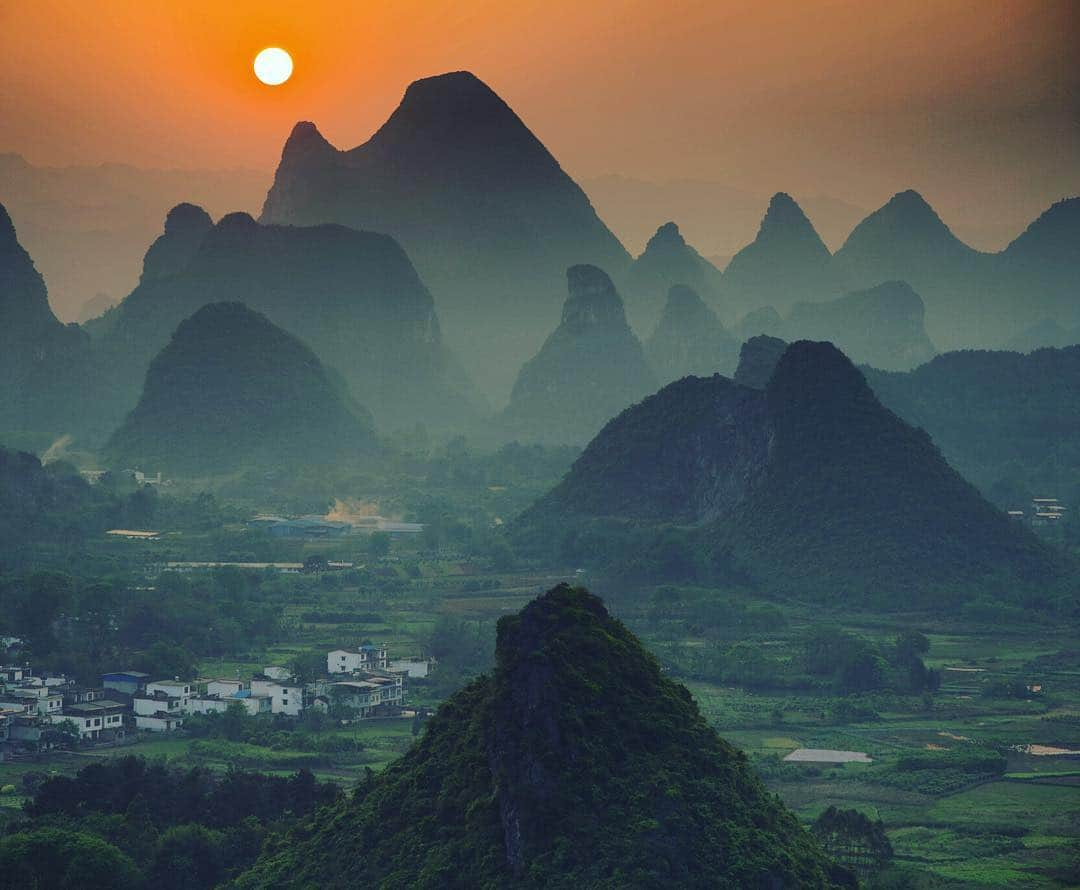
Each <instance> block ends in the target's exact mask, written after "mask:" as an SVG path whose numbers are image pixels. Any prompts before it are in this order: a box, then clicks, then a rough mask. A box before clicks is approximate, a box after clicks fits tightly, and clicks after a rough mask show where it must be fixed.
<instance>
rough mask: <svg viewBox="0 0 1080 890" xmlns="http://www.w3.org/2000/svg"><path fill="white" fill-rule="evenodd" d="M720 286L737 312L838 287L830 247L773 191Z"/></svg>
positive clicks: (785, 303) (778, 304)
mask: <svg viewBox="0 0 1080 890" xmlns="http://www.w3.org/2000/svg"><path fill="white" fill-rule="evenodd" d="M874 283H875V284H876V283H877V282H874ZM721 290H722V297H723V300H724V301H725V303H727V304H730V306H731V307H732V311H734V312H735V313H737V314H742V313H745V312H749V311H751V310H754V309H757V308H759V307H761V306H774V307H776V308H777V309H779V310H780V311H784V310H785V309H787V308H788V307H789V306H790V305H791V304H792V303H795V302H797V301H800V300H819V299H824V298H826V297H830V296H835V295H836V293H837V292H838V291H839V288H838V287H837V285H836V283H835V280H834V277H833V274H832V271H831V257H830V255H829V249H828V248H827V247H826V246H825V243H824V242H823V241H822V240H821V238H820V237H819V236H818V233H817V232H816V231H815V230H814V226H813V224H812V223H811V222H810V220H809V219H807V217H806V214H805V213H803V211H802V208H801V207H799V205H798V204H796V203H795V201H794V199H793V198H792V197H791V196H790V195H787V194H785V193H783V192H778V193H777V194H775V195H773V198H772V200H771V201H770V202H769V207H768V209H767V210H766V212H765V216H764V218H763V219H762V221H761V227H760V228H759V229H758V233H757V237H756V238H755V239H754V240H753V242H752V243H750V244H748V245H747V246H746V247H744V248H743V249H742V250H740V251H739V252H738V253H737V254H735V256H734V257H732V259H731V262H730V263H728V265H727V268H725V269H724V274H723V277H722V279H721Z"/></svg>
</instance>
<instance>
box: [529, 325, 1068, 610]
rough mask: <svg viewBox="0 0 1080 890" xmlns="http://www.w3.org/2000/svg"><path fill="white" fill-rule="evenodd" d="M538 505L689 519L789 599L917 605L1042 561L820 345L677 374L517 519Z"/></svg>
mask: <svg viewBox="0 0 1080 890" xmlns="http://www.w3.org/2000/svg"><path fill="white" fill-rule="evenodd" d="M553 517H559V522H560V523H562V524H563V525H564V526H570V525H572V524H573V523H575V522H577V523H578V524H581V523H584V524H586V525H587V524H589V523H591V522H594V521H604V520H614V521H619V522H624V521H627V520H630V521H635V520H636V521H638V522H649V523H659V524H665V523H667V524H670V523H677V524H691V525H696V526H697V527H698V535H699V538H698V540H699V542H700V546H701V547H703V548H705V549H706V550H709V551H715V552H724V553H729V554H731V555H732V556H733V557H734V559H735V560H736V561H737V562H738V563H740V564H741V565H743V566H744V567H745V568H746V570H747V571H748V572H749V573H750V575H751V576H752V577H753V578H755V579H757V580H758V581H759V582H760V583H764V584H767V585H769V586H770V587H771V588H772V589H774V590H778V591H781V592H787V593H790V594H797V595H800V596H805V595H816V596H833V597H836V596H839V597H845V596H850V597H854V598H858V599H860V600H863V601H867V600H873V601H877V602H887V601H888V598H889V597H890V596H897V595H904V596H907V597H911V598H913V600H921V599H924V598H925V599H926V600H927V601H929V598H932V597H936V596H947V597H952V598H957V597H962V596H964V595H966V594H970V593H971V592H972V591H974V590H975V589H977V588H978V587H979V585H984V587H983V588H982V589H983V590H984V591H985V590H987V589H990V588H991V587H992V588H994V589H995V590H997V589H998V588H1000V591H1005V590H1007V588H1008V580H1009V579H1013V580H1018V579H1023V580H1024V581H1031V580H1032V579H1033V578H1036V577H1039V576H1042V577H1044V578H1046V579H1048V580H1049V579H1052V578H1054V577H1055V571H1056V570H1055V567H1054V560H1053V558H1052V557H1051V556H1050V555H1049V553H1048V551H1046V550H1045V549H1044V548H1043V546H1042V545H1040V544H1039V543H1038V542H1037V541H1036V540H1035V539H1034V538H1033V537H1032V536H1031V535H1030V533H1028V532H1026V531H1025V530H1024V529H1023V528H1021V527H1020V526H1018V525H1017V524H1015V523H1014V522H1012V521H1011V520H1010V519H1009V518H1008V517H1007V516H1006V515H1005V514H1004V513H1003V512H1001V511H998V510H997V509H995V508H994V507H992V506H991V505H990V504H989V503H987V502H986V501H985V500H984V499H983V498H982V497H981V496H980V495H979V493H978V492H977V491H976V489H975V488H974V487H973V486H972V485H971V484H969V483H968V482H967V481H965V480H964V479H963V478H962V477H961V476H960V475H959V474H958V473H957V472H956V471H955V470H953V469H952V468H951V467H950V466H949V465H948V464H947V463H946V461H945V459H944V458H943V457H942V456H941V454H940V452H939V451H938V450H937V448H936V447H935V446H934V444H933V442H932V441H931V439H930V437H929V436H928V435H927V434H926V433H925V432H923V431H922V430H919V429H916V428H914V427H912V426H909V425H908V424H907V423H905V422H904V421H902V420H900V418H898V417H897V416H896V415H895V414H893V413H892V412H891V411H889V410H888V409H887V408H885V407H884V406H883V405H882V404H881V403H880V402H879V401H878V399H877V398H876V397H875V395H874V393H873V391H872V390H871V389H870V387H869V386H868V384H867V382H866V380H865V379H864V377H863V375H862V374H861V373H860V372H859V371H858V369H856V368H855V366H854V365H852V363H851V362H850V360H848V358H847V357H846V356H844V355H843V354H842V353H841V352H840V351H839V350H837V349H836V348H835V347H834V346H832V345H831V344H828V343H812V342H808V341H800V342H798V343H795V344H792V345H791V346H789V347H787V348H786V350H785V351H784V352H783V355H782V356H781V357H780V360H779V362H778V363H777V364H776V367H775V369H774V370H773V372H772V374H771V375H770V377H769V379H768V383H767V384H766V386H765V388H764V389H754V388H751V387H748V386H743V385H741V384H737V383H734V382H733V381H731V380H728V379H726V378H724V377H720V376H719V375H717V376H714V377H711V378H697V377H688V378H685V379H683V380H680V381H678V382H676V383H673V384H671V385H669V386H667V387H665V388H664V389H662V390H661V391H660V392H658V393H657V394H656V395H653V396H651V397H649V398H648V399H645V400H644V401H643V402H641V403H640V404H638V405H635V406H634V407H632V408H630V409H628V410H626V411H624V412H623V413H622V414H621V415H619V417H617V418H616V419H614V420H613V421H611V423H609V424H608V425H607V426H606V427H605V428H604V429H603V431H602V432H601V433H600V434H599V435H598V436H597V437H596V438H595V439H594V440H593V441H592V442H590V443H589V445H588V447H587V448H586V450H585V451H584V453H583V454H582V455H581V457H580V458H579V459H578V460H577V462H576V463H575V464H574V466H573V467H572V469H571V470H570V472H569V473H568V474H567V476H566V478H565V479H564V480H563V481H562V482H561V483H560V484H559V486H557V487H556V488H555V489H554V490H553V491H552V492H551V493H549V494H548V495H547V496H545V497H544V498H543V499H541V500H540V501H539V502H538V503H537V504H536V505H534V507H532V508H531V509H530V510H529V511H527V512H526V513H525V514H524V516H522V517H521V518H520V519H519V520H518V528H521V529H528V528H537V527H545V524H546V523H548V522H550V521H551V520H552V519H553ZM1000 591H999V592H1000Z"/></svg>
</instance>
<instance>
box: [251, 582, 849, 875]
mask: <svg viewBox="0 0 1080 890" xmlns="http://www.w3.org/2000/svg"><path fill="white" fill-rule="evenodd" d="M658 776H660V777H662V780H660V781H658V778H657V777H658ZM328 849H332V850H335V851H336V855H333V856H327V855H325V851H326V850H328ZM416 850H423V851H424V855H423V856H417V855H416V854H415V851H416ZM834 881H836V882H837V883H839V882H841V881H843V882H844V883H845V884H848V885H850V886H853V885H854V881H853V880H852V879H850V877H849V876H846V875H844V874H842V873H840V872H839V871H838V870H835V869H833V868H832V867H831V866H830V864H829V863H828V862H827V861H826V860H825V858H824V857H823V856H822V854H821V853H820V851H819V850H818V849H817V848H816V846H815V845H814V844H813V843H812V842H811V841H810V840H809V838H808V836H807V834H806V833H805V832H804V831H803V830H802V829H801V828H800V827H799V825H798V823H797V821H796V820H795V819H794V817H792V816H791V815H790V814H789V813H787V812H786V811H785V810H784V809H783V808H782V806H781V804H780V803H779V802H778V801H777V799H776V798H774V797H772V796H770V795H769V794H768V793H767V792H766V791H765V790H764V788H763V787H762V785H761V783H760V782H759V781H758V779H757V778H756V777H755V776H754V775H753V774H752V772H751V771H750V769H749V767H748V765H747V763H746V759H745V756H744V755H743V754H741V753H740V752H738V751H736V750H735V749H734V748H732V747H731V746H730V745H728V744H727V743H726V742H724V741H723V740H721V739H720V738H718V737H717V735H716V734H715V732H714V731H713V730H712V729H710V728H709V726H708V724H707V723H706V722H705V720H704V719H703V718H702V716H701V714H700V713H699V712H698V709H697V706H696V705H695V704H694V701H693V699H692V698H691V696H690V694H689V692H687V691H686V689H684V688H683V687H681V686H679V685H677V684H675V683H673V682H672V681H670V680H668V679H665V678H664V677H663V676H662V674H661V672H660V668H659V666H658V664H657V662H656V661H655V659H653V658H652V656H651V655H649V653H648V652H646V651H645V649H644V648H643V647H642V646H641V644H640V642H639V641H638V640H637V639H636V638H635V637H634V636H633V634H631V633H630V632H629V631H628V630H627V629H626V628H625V627H624V626H623V625H622V624H621V623H620V622H618V621H617V620H615V619H614V618H612V617H611V616H610V615H609V614H608V612H607V610H606V609H605V608H604V605H603V604H602V603H601V601H600V600H599V599H597V598H596V597H594V596H592V595H590V594H589V593H588V592H587V591H585V590H583V589H581V588H572V587H569V586H567V585H560V586H558V587H556V588H554V589H553V590H551V591H549V592H548V593H546V594H545V595H544V596H542V597H539V598H538V599H536V600H534V601H533V602H531V603H530V604H529V605H527V606H526V607H525V608H524V609H523V610H522V611H521V612H520V613H519V614H517V615H513V616H507V617H506V618H503V619H502V620H500V622H499V628H498V641H497V646H496V664H495V668H494V670H493V671H492V672H491V673H490V674H488V675H485V676H483V677H481V678H480V679H478V680H477V681H475V682H473V683H472V684H470V685H469V686H468V687H466V688H465V689H464V690H462V691H461V692H459V693H458V694H457V695H455V696H454V697H452V698H451V699H450V700H449V701H448V702H446V703H445V704H444V705H443V706H442V707H441V708H440V709H439V712H438V713H437V714H436V715H435V717H434V718H433V719H432V720H431V721H430V722H429V724H428V727H427V730H426V731H425V733H424V735H423V737H422V738H421V740H420V741H419V742H418V743H417V744H416V745H415V746H413V748H412V749H410V751H409V752H408V754H406V755H405V756H404V757H403V758H402V759H401V760H400V761H398V762H397V763H396V764H394V765H392V766H391V767H389V768H388V769H387V770H386V771H385V772H383V773H381V774H380V775H379V776H378V777H377V778H375V779H374V780H373V781H371V782H369V783H368V784H366V785H364V786H362V787H361V788H360V789H359V790H358V791H357V793H356V795H355V796H354V797H353V799H352V800H347V801H344V802H342V803H341V804H339V805H336V806H334V807H333V808H331V809H328V810H325V811H322V812H321V813H320V814H318V815H317V816H316V817H315V819H314V820H313V822H312V823H311V824H310V825H307V826H305V827H304V828H303V829H302V830H301V831H298V832H296V833H295V834H294V835H293V836H292V837H291V838H290V842H289V843H287V844H282V845H279V846H278V847H276V848H275V849H274V850H270V849H268V850H267V851H266V853H265V854H264V856H263V858H262V859H261V860H260V861H259V863H258V864H257V865H256V867H255V868H254V869H253V870H252V871H251V872H249V873H248V874H246V875H243V876H241V878H240V880H239V882H238V886H239V887H240V888H242V890H252V888H262V887H267V888H269V887H275V888H285V890H288V888H294V887H297V888H298V887H310V886H317V885H323V886H334V887H347V886H348V887H351V886H389V885H391V884H396V885H400V886H410V887H432V888H434V887H520V888H537V890H539V888H545V890H548V888H555V890H570V888H573V887H623V886H627V887H629V886H633V887H648V888H652V887H657V888H659V887H665V886H667V887H680V888H684V887H685V888H691V890H696V888H706V887H709V888H736V887H769V888H796V887H808V888H813V887H817V888H823V887H829V886H833V885H834Z"/></svg>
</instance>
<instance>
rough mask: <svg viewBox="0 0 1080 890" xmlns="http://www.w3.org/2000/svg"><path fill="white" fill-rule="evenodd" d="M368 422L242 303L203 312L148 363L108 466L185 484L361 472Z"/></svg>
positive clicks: (316, 365)
mask: <svg viewBox="0 0 1080 890" xmlns="http://www.w3.org/2000/svg"><path fill="white" fill-rule="evenodd" d="M376 450H377V448H376V443H375V436H374V432H373V430H372V426H371V420H370V417H369V416H368V415H367V413H366V412H365V411H364V410H363V409H362V408H359V407H358V406H356V405H354V404H352V403H351V402H350V400H349V398H348V396H347V395H346V394H345V393H344V392H343V391H342V390H341V388H340V386H339V385H338V384H337V383H335V381H334V380H333V379H332V378H331V376H330V375H329V374H328V373H327V371H326V369H325V368H324V367H323V366H322V363H321V362H320V361H319V359H318V358H317V357H316V356H315V354H314V353H313V352H312V351H311V350H310V349H308V348H307V347H306V346H305V345H304V344H303V343H301V342H300V341H299V340H297V339H296V338H295V337H293V336H291V335H290V334H288V333H286V332H285V331H283V330H282V329H281V328H278V327H276V326H275V325H273V324H271V323H270V322H269V321H268V320H267V319H266V318H265V316H262V315H260V314H259V313H257V312H253V311H252V310H251V309H249V308H248V307H246V306H244V305H243V304H242V303H212V304H210V305H207V306H203V307H202V308H201V309H199V310H198V311H197V312H196V313H195V314H194V315H192V316H191V318H189V319H186V320H185V321H183V322H182V323H181V324H180V326H179V327H178V328H177V329H176V333H175V334H173V337H172V339H171V340H170V341H169V344H168V346H166V347H165V349H163V350H162V351H161V353H160V354H159V355H158V356H157V357H156V358H155V359H154V360H153V362H151V364H150V369H149V371H148V372H147V374H146V383H145V385H144V387H143V393H142V397H141V398H140V399H139V404H138V405H137V406H136V407H135V410H133V411H132V412H131V414H130V415H128V417H127V419H126V420H125V422H124V423H123V425H122V426H121V427H120V428H119V429H118V430H117V431H116V433H115V434H114V435H113V436H112V438H111V439H110V440H109V442H108V444H107V445H106V448H105V454H106V456H107V459H108V460H109V462H110V464H111V465H112V466H116V467H132V468H137V469H143V470H146V471H150V472H153V471H154V470H159V469H160V470H164V471H165V472H168V473H173V474H181V475H193V474H194V475H217V474H222V473H228V472H232V471H234V470H236V469H237V468H251V467H259V466H273V467H275V468H279V469H281V468H288V469H292V470H295V469H296V468H299V467H308V466H329V465H333V464H337V463H350V462H351V463H353V464H357V463H359V462H360V461H361V460H362V459H363V458H364V457H368V456H370V455H372V454H373V453H374V452H375V451H376Z"/></svg>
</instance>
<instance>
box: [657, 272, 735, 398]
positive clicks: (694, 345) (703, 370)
mask: <svg viewBox="0 0 1080 890" xmlns="http://www.w3.org/2000/svg"><path fill="white" fill-rule="evenodd" d="M737 350H738V347H737V344H736V341H735V338H734V337H733V336H732V335H731V334H730V333H728V331H727V330H725V329H724V326H723V325H722V324H721V323H720V319H718V318H717V317H716V314H715V313H714V312H713V311H712V310H711V309H710V308H709V307H708V306H706V305H705V303H704V302H703V301H702V299H701V297H700V296H698V294H697V292H696V291H694V290H693V289H691V288H689V287H687V286H685V285H682V284H677V285H675V286H674V287H672V288H671V289H670V290H669V291H668V296H667V302H666V303H665V304H664V314H663V315H662V316H661V317H660V321H659V322H657V325H656V329H655V330H654V331H653V332H652V336H650V337H649V339H648V340H647V341H646V343H645V355H646V357H647V358H648V359H649V364H650V365H651V366H652V369H653V372H654V373H655V374H656V377H657V379H658V380H659V381H660V383H670V382H671V381H673V380H678V379H679V378H680V377H685V376H687V375H688V374H694V375H696V376H698V377H709V376H711V375H713V374H716V373H721V374H728V375H730V374H731V373H732V372H733V371H734V369H735V364H736V361H737V358H738V352H737Z"/></svg>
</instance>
